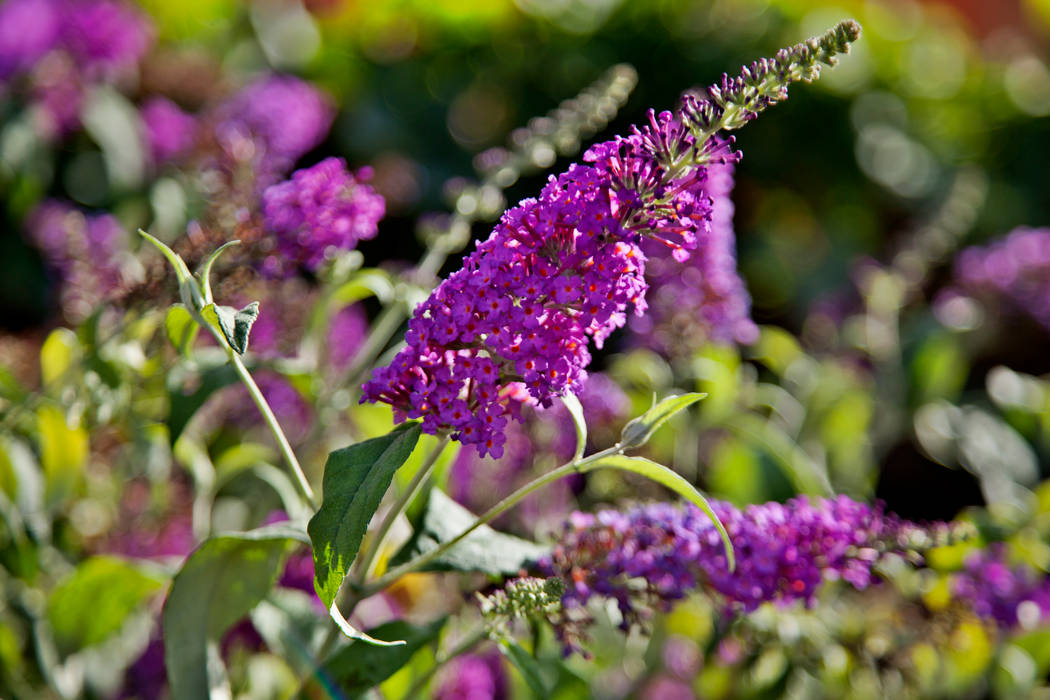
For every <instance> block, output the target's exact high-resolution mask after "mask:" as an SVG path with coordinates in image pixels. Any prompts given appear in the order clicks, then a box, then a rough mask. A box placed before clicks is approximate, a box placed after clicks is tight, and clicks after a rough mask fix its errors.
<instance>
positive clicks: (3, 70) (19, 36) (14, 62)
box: [0, 0, 61, 80]
mask: <svg viewBox="0 0 1050 700" xmlns="http://www.w3.org/2000/svg"><path fill="white" fill-rule="evenodd" d="M59 20H60V17H59V11H58V9H57V8H56V7H55V3H54V2H53V1H52V0H7V2H4V3H3V4H2V5H0V80H5V79H7V78H9V77H11V76H12V75H14V74H16V73H20V72H23V71H27V70H29V69H30V68H32V66H33V65H34V64H35V63H36V62H37V61H39V60H40V59H41V58H42V57H43V56H44V54H46V53H47V52H48V51H50V50H51V49H53V48H54V47H55V46H56V45H57V44H58V39H59V32H60V29H61V26H60V22H59Z"/></svg>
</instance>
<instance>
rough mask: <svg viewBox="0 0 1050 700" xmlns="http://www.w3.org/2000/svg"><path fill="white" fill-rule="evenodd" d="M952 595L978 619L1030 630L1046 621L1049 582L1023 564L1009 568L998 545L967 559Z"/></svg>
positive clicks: (1006, 626)
mask: <svg viewBox="0 0 1050 700" xmlns="http://www.w3.org/2000/svg"><path fill="white" fill-rule="evenodd" d="M952 593H953V594H954V595H955V597H956V598H957V599H958V600H961V601H965V602H966V603H968V604H969V605H971V606H972V607H973V610H974V612H976V613H977V614H978V615H980V616H981V617H984V618H986V619H988V620H991V621H993V622H995V623H996V624H997V625H1000V626H1001V627H1005V628H1007V629H1010V628H1013V627H1018V626H1021V627H1025V628H1031V627H1034V626H1035V625H1036V624H1038V623H1040V622H1041V621H1044V620H1046V619H1047V618H1050V578H1047V576H1046V575H1045V573H1044V574H1041V575H1040V574H1037V572H1036V571H1035V570H1033V569H1032V568H1031V567H1029V566H1026V565H1024V564H1013V565H1011V564H1010V563H1009V562H1008V561H1007V556H1006V550H1005V548H1004V547H1003V546H1002V545H997V546H992V547H989V548H987V549H984V550H978V551H975V552H973V553H971V554H970V555H969V556H967V558H966V560H965V563H964V568H963V570H962V571H961V572H959V573H958V574H956V575H955V577H954V580H953V585H952Z"/></svg>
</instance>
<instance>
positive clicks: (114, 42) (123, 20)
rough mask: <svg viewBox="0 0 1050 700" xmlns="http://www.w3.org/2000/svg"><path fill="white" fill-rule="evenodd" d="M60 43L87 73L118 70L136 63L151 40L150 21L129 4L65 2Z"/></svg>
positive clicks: (96, 1)
mask: <svg viewBox="0 0 1050 700" xmlns="http://www.w3.org/2000/svg"><path fill="white" fill-rule="evenodd" d="M60 12H61V13H62V42H63V44H64V45H65V47H66V49H67V50H68V51H69V53H70V55H72V56H73V58H74V59H75V60H76V61H77V62H78V63H79V64H80V65H81V66H83V67H84V69H85V70H86V71H87V72H88V73H101V74H104V75H106V74H110V73H119V72H121V71H124V70H127V69H129V68H131V67H132V66H134V65H135V64H136V63H138V61H139V59H141V58H142V57H143V56H144V55H145V53H146V51H147V50H148V49H149V47H150V44H151V43H152V42H153V28H152V27H151V25H150V23H149V20H147V19H146V18H145V17H144V16H143V15H142V14H140V13H139V12H137V11H135V10H133V9H131V7H129V6H127V5H124V4H122V3H118V2H110V1H109V0H92V1H86V2H67V3H65V4H64V5H63V6H62V7H61V9H60Z"/></svg>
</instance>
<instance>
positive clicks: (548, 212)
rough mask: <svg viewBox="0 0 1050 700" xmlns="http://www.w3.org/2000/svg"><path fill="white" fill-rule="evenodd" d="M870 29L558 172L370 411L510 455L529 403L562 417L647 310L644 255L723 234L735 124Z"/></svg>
mask: <svg viewBox="0 0 1050 700" xmlns="http://www.w3.org/2000/svg"><path fill="white" fill-rule="evenodd" d="M859 34H860V27H859V26H858V25H857V24H856V23H855V22H843V23H841V24H840V25H839V26H837V27H835V28H834V29H832V30H831V31H829V32H827V33H826V34H825V35H824V36H822V37H820V38H818V39H811V40H809V41H808V42H805V43H802V44H798V45H797V46H795V47H792V48H791V49H785V50H782V51H780V52H779V53H778V54H777V56H776V57H775V58H773V59H766V60H763V61H761V62H758V63H754V64H752V65H751V66H750V67H747V68H745V69H744V70H743V72H742V73H741V75H740V76H739V77H736V78H729V77H728V76H724V77H723V79H722V81H721V83H720V84H719V85H715V86H713V87H711V88H709V89H708V90H707V94H706V96H703V97H697V96H694V95H687V96H686V97H685V98H683V100H682V102H681V105H680V107H679V109H678V110H677V111H676V112H674V113H672V112H661V113H660V114H656V113H655V112H652V111H650V113H649V120H648V123H647V124H645V125H643V126H642V127H641V128H637V127H636V128H634V129H633V130H632V133H631V134H630V135H629V136H627V137H620V138H617V139H615V140H613V141H608V142H605V143H601V144H597V145H595V146H593V147H591V149H590V150H588V151H587V152H586V153H585V154H584V161H585V162H586V163H588V164H587V165H572V166H571V167H570V168H569V170H568V171H566V172H564V173H562V174H561V175H559V176H557V177H553V176H552V177H551V178H550V181H549V183H548V184H547V186H546V187H545V188H544V189H543V191H542V192H541V193H540V196H539V198H537V199H526V200H523V201H522V202H520V203H519V204H518V206H516V207H514V208H513V209H510V210H508V211H507V212H506V213H504V215H503V217H502V219H501V220H500V223H499V225H498V226H496V228H495V230H494V231H493V232H492V234H491V235H490V236H489V238H488V239H487V240H485V241H483V242H481V243H479V244H478V245H477V248H476V249H475V251H474V252H473V253H472V254H471V255H469V256H468V257H467V258H466V259H465V260H464V263H463V268H462V269H461V270H459V271H458V272H456V273H454V274H453V275H452V276H451V277H449V278H448V279H447V280H445V281H444V282H443V283H442V284H441V285H440V286H438V288H437V289H435V290H434V292H433V293H432V294H431V295H430V298H429V299H427V300H426V301H425V302H424V303H422V304H421V305H420V306H419V307H418V308H417V309H416V310H415V313H414V315H413V317H412V319H411V320H410V321H409V327H408V334H407V337H406V340H407V347H405V349H404V350H402V351H401V352H400V353H398V355H397V356H396V357H395V358H394V361H393V363H392V364H390V365H389V366H387V367H384V368H380V369H378V370H376V372H375V373H374V374H373V376H372V379H371V380H370V381H369V382H367V383H366V384H365V386H364V392H363V395H362V401H382V402H385V403H388V404H390V405H391V406H392V407H393V408H394V411H395V415H396V417H397V418H398V419H399V420H404V419H405V418H420V419H422V422H423V430H424V431H426V432H428V433H438V432H448V433H450V434H451V436H452V437H453V438H454V439H458V440H460V441H462V442H463V443H465V444H471V445H475V446H476V447H477V449H478V451H479V453H480V454H482V455H484V454H491V455H493V456H497V457H498V456H499V455H500V454H501V453H502V449H503V447H502V446H503V443H504V441H505V439H506V438H505V436H504V434H503V428H504V426H505V425H506V423H507V418H508V417H509V416H514V415H516V413H517V412H516V410H515V409H516V406H517V405H518V404H517V403H516V402H518V401H521V400H529V401H532V402H535V403H538V404H540V405H541V406H544V407H547V406H550V405H551V403H552V402H553V400H554V399H555V398H558V397H559V396H562V395H564V394H565V393H566V392H576V391H578V389H579V387H580V385H581V382H582V380H583V378H584V377H585V376H586V370H585V368H586V366H587V365H588V363H589V362H590V359H591V356H590V351H589V350H590V342H591V341H592V340H593V342H594V344H595V346H596V347H599V348H600V347H601V346H602V343H603V342H604V341H605V339H606V338H608V336H609V334H610V333H612V332H613V331H614V330H615V329H617V328H619V327H621V326H623V325H624V323H625V322H626V319H627V314H628V312H629V311H632V310H633V312H634V313H635V314H639V315H640V314H642V313H643V312H644V311H645V309H646V300H645V292H646V288H647V285H646V281H645V277H644V273H645V261H646V254H645V251H644V250H643V248H642V246H643V244H644V245H646V246H656V247H658V248H662V249H666V250H667V251H668V252H669V253H670V256H671V257H672V258H673V259H674V260H676V261H678V262H679V263H681V262H684V261H686V260H688V259H689V257H690V254H691V252H692V251H695V250H696V249H697V248H698V247H699V246H700V245H701V244H702V243H703V242H704V241H705V240H706V239H707V237H708V236H709V235H710V231H711V225H712V200H711V197H710V195H709V194H708V193H707V192H706V191H705V184H706V183H707V181H708V178H709V177H710V173H711V168H712V167H714V166H716V165H719V164H721V165H725V164H727V163H730V162H733V161H735V160H737V159H738V157H739V156H738V154H736V153H733V152H732V151H731V150H730V143H731V139H724V138H719V137H716V136H715V134H716V133H717V132H719V131H720V130H721V129H734V128H738V127H740V126H743V125H744V124H746V123H747V122H748V121H749V120H750V119H752V118H753V117H754V116H755V115H756V114H757V113H758V112H759V111H761V110H762V109H764V108H765V107H766V106H768V105H770V104H773V103H775V102H777V101H778V100H781V99H783V98H785V97H786V96H787V85H788V83H790V82H792V81H795V80H812V79H813V78H815V77H816V76H817V74H818V73H819V70H820V67H819V65H818V64H819V63H825V64H832V63H834V61H835V55H836V54H838V53H842V52H845V51H847V50H848V49H849V44H850V42H852V41H854V40H855V39H856V38H857V37H858V36H859Z"/></svg>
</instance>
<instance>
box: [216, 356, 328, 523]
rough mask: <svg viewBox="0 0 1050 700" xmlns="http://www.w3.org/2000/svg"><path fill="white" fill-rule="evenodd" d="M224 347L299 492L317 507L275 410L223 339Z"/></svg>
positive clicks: (308, 483)
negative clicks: (271, 435) (291, 474)
mask: <svg viewBox="0 0 1050 700" xmlns="http://www.w3.org/2000/svg"><path fill="white" fill-rule="evenodd" d="M218 340H220V342H222V345H223V346H225V348H226V355H227V357H229V358H230V362H231V363H232V364H233V368H234V369H235V370H236V371H237V376H239V377H240V378H241V382H242V383H243V384H244V386H245V388H246V389H248V394H249V395H250V396H251V397H252V401H254V402H255V406H256V407H257V408H258V409H259V412H260V413H262V417H263V420H265V421H266V425H267V426H269V428H270V432H272V433H273V437H274V439H275V440H277V446H278V448H280V450H281V454H282V455H284V460H285V461H286V462H288V466H289V467H291V469H292V473H293V474H294V475H295V480H296V482H297V483H298V484H299V490H300V491H302V492H303V495H304V496H305V497H306V500H307V501H308V502H309V503H310V505H312V506H313V507H314V508H316V507H317V502H316V500H315V498H316V496H314V492H313V489H312V488H310V482H309V481H307V480H306V474H304V473H303V468H302V467H301V466H300V465H299V460H298V459H296V457H295V452H293V451H292V445H291V443H289V442H288V438H287V437H286V436H285V434H284V430H282V429H281V424H280V423H278V422H277V416H275V415H274V414H273V410H272V409H271V408H270V404H268V403H266V398H265V397H264V396H263V395H262V391H261V390H260V389H259V385H258V384H256V383H255V380H254V379H252V375H251V372H249V371H248V368H247V367H245V366H244V363H243V362H242V361H241V358H240V356H238V355H237V353H236V352H235V351H234V349H233V348H231V347H230V346H229V344H227V343H226V342H225V341H224V340H223V339H222V338H219V339H218Z"/></svg>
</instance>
